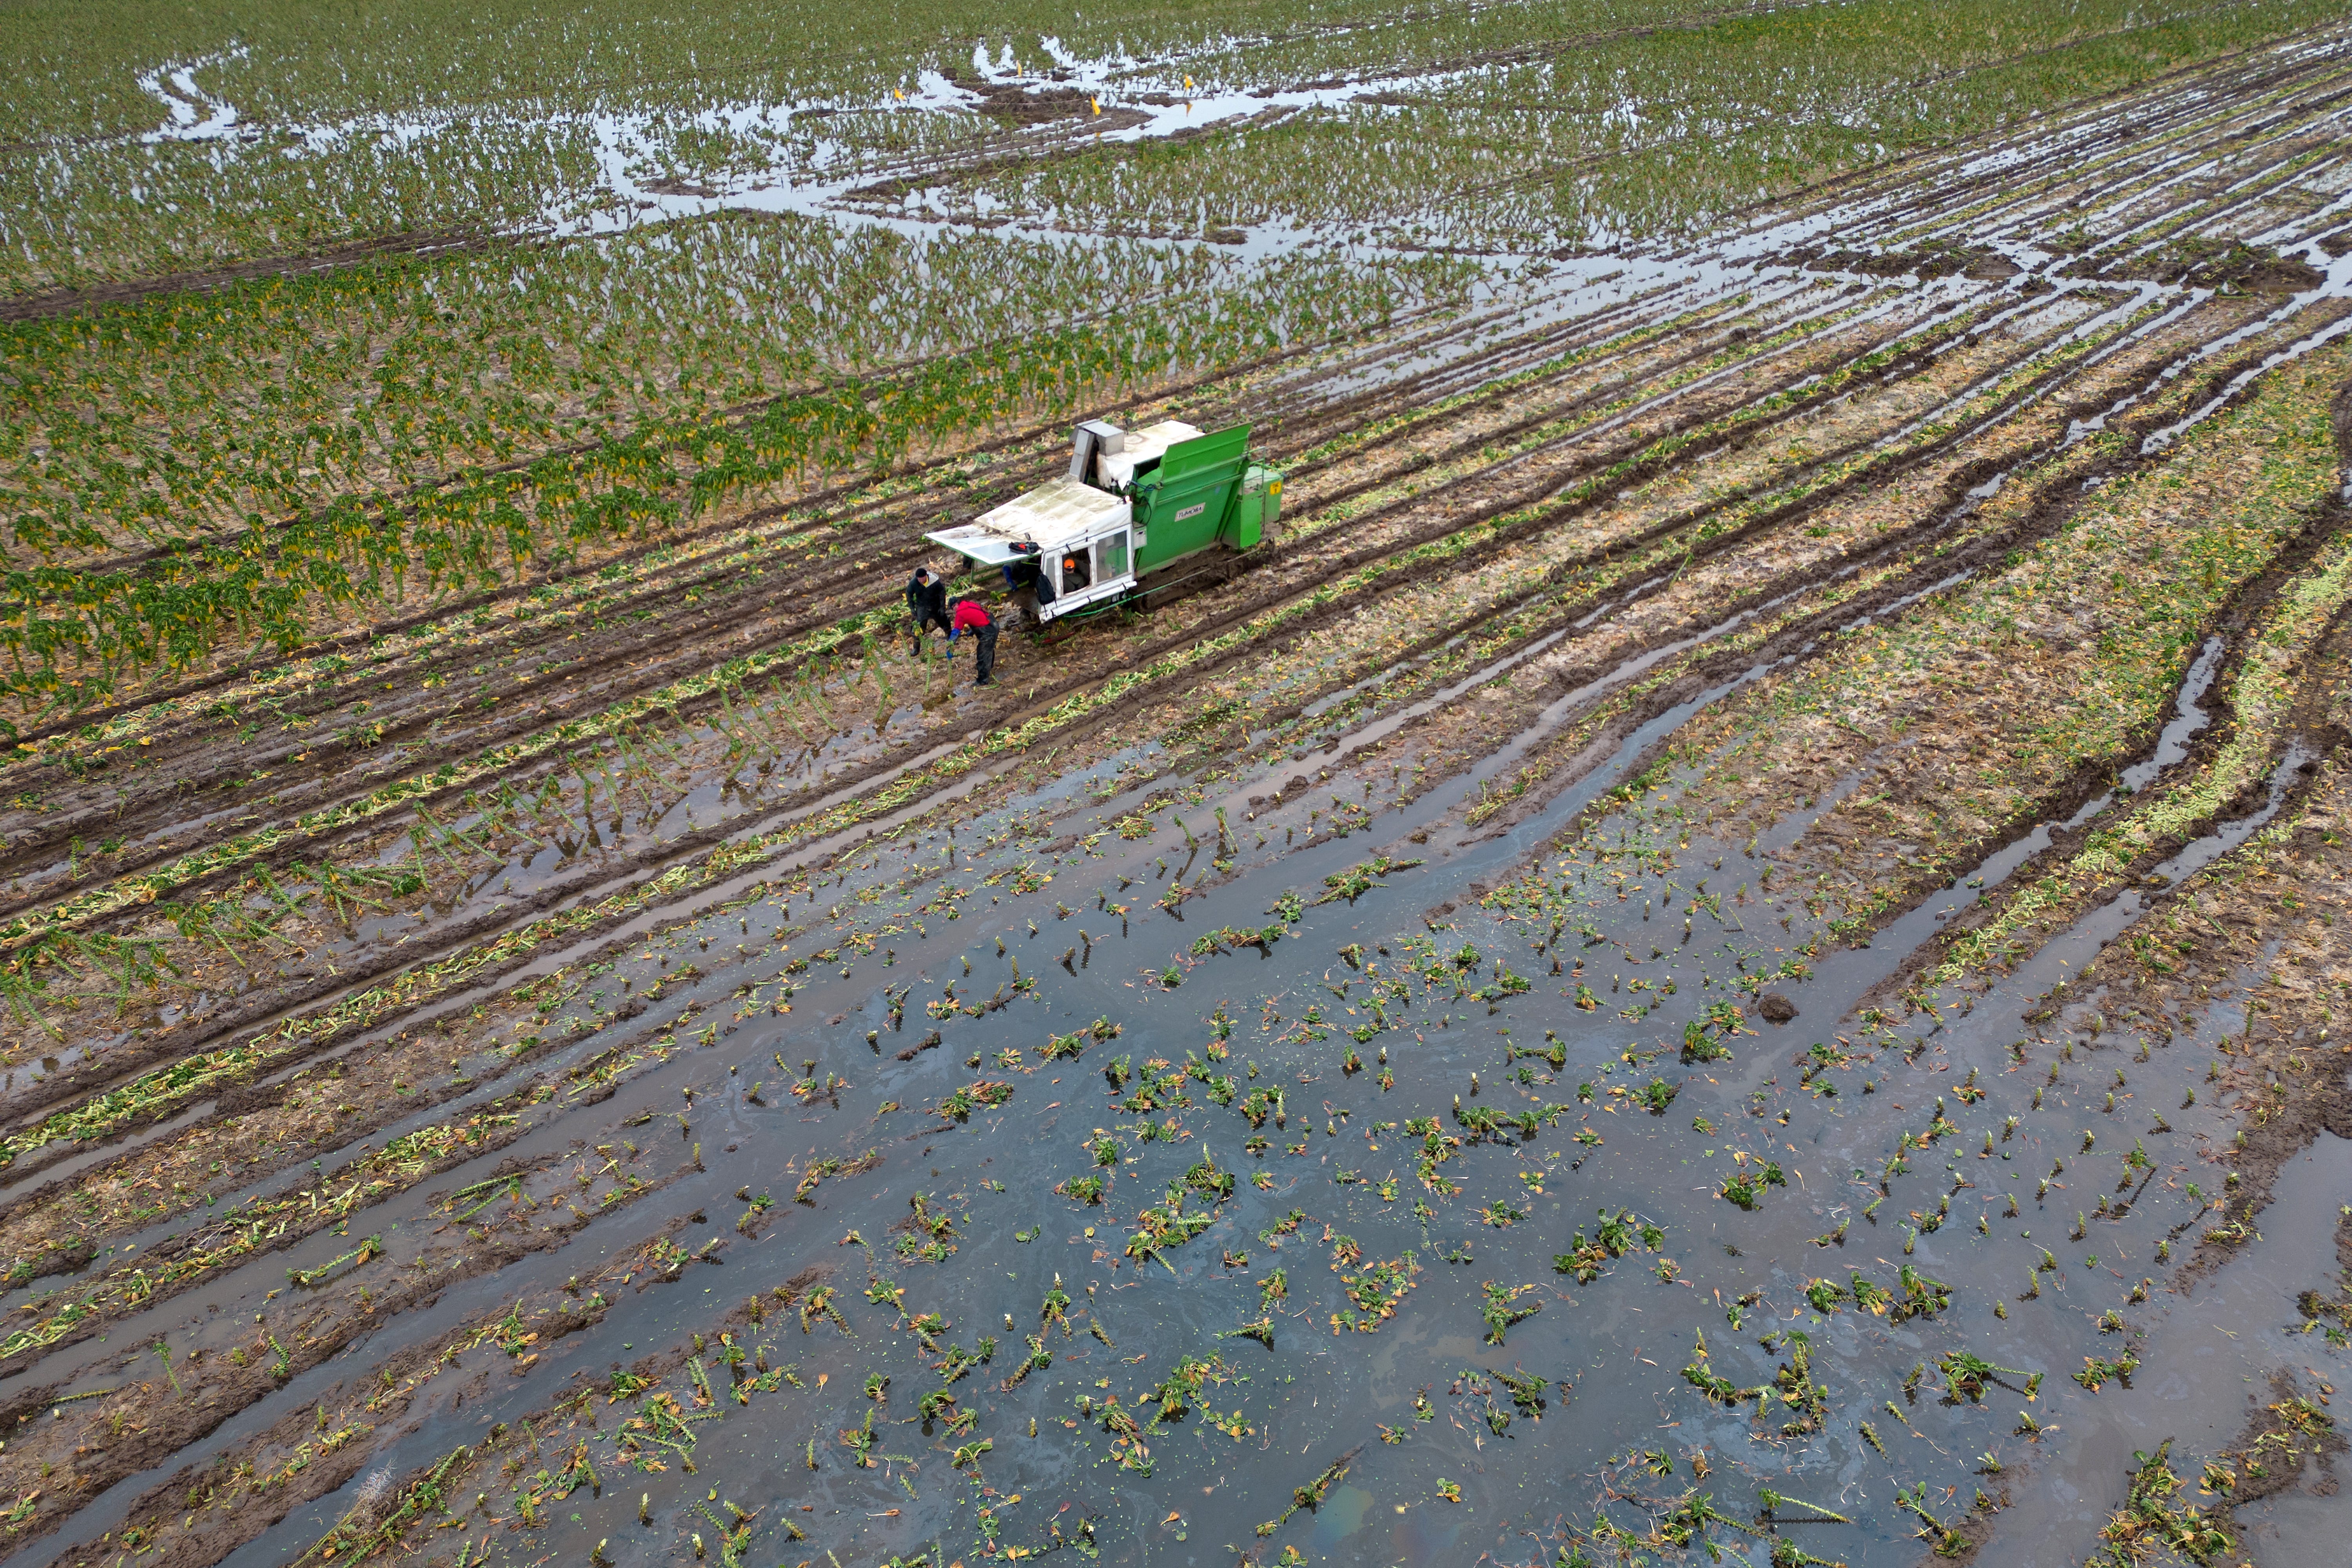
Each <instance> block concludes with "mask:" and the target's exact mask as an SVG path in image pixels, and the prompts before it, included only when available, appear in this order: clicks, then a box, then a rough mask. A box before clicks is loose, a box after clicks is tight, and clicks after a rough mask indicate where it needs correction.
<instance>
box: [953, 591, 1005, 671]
mask: <svg viewBox="0 0 2352 1568" xmlns="http://www.w3.org/2000/svg"><path fill="white" fill-rule="evenodd" d="M965 632H970V633H971V635H972V638H973V640H974V642H976V643H977V644H978V645H979V646H978V647H977V648H976V649H975V650H974V654H973V658H972V663H973V665H974V666H975V667H976V668H975V669H974V672H973V679H972V684H973V685H974V686H992V685H994V684H995V683H996V622H995V621H994V619H992V617H991V616H990V615H989V613H988V611H987V610H986V609H984V608H982V605H981V602H980V601H979V600H978V599H958V600H957V601H956V606H955V614H954V616H951V617H950V621H949V624H948V639H949V640H950V642H952V641H953V640H954V639H955V638H956V637H960V636H961V635H962V634H963V633H965Z"/></svg>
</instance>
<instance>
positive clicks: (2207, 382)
mask: <svg viewBox="0 0 2352 1568" xmlns="http://www.w3.org/2000/svg"><path fill="white" fill-rule="evenodd" d="M2210 381H2213V378H2210V376H2209V378H2206V384H2209V385H2210Z"/></svg>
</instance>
